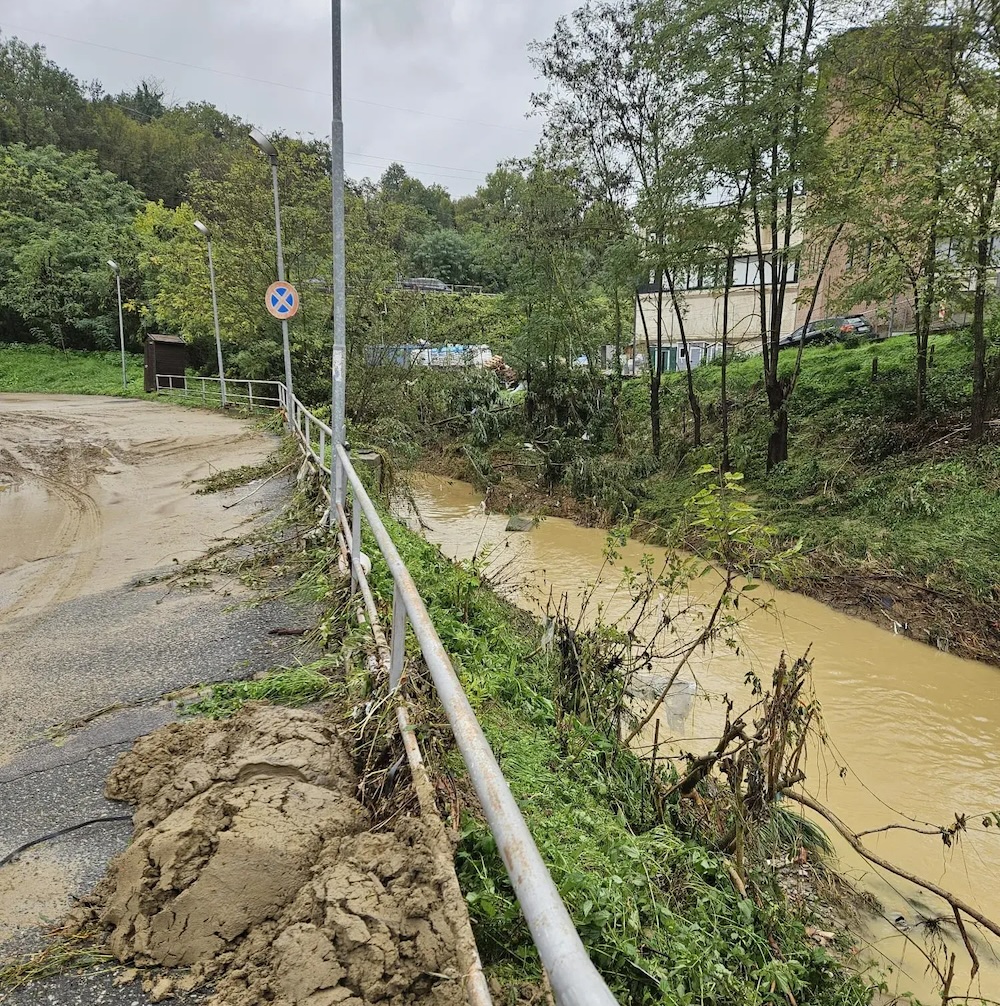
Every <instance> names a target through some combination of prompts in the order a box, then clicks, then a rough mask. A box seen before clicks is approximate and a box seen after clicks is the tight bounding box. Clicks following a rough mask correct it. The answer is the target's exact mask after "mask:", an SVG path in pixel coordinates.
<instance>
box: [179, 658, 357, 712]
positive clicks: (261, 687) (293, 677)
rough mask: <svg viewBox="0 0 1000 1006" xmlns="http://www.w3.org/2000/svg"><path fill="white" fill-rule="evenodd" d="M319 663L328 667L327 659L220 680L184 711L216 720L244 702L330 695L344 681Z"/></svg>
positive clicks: (292, 701) (297, 701)
mask: <svg viewBox="0 0 1000 1006" xmlns="http://www.w3.org/2000/svg"><path fill="white" fill-rule="evenodd" d="M321 667H322V668H324V669H326V668H328V667H329V661H321V662H320V663H319V664H309V665H307V666H305V667H293V668H290V669H288V670H280V671H271V672H270V673H268V674H265V675H264V676H263V677H261V678H254V679H253V680H252V681H224V682H219V683H218V684H214V685H212V686H211V691H210V693H209V694H208V695H207V696H205V697H204V698H201V699H199V700H198V701H197V702H191V703H189V704H188V705H186V706H185V707H184V712H185V713H187V714H190V715H196V716H207V717H209V718H210V719H213V720H219V719H225V718H227V717H229V716H232V715H234V714H235V713H237V712H239V710H240V709H241V708H242V706H243V705H244V704H245V703H247V702H273V703H275V704H276V705H282V706H304V705H308V704H309V703H310V702H319V701H321V700H322V699H327V698H332V697H333V696H334V695H337V694H339V693H340V692H341V691H342V690H343V685H341V684H340V683H338V682H335V681H332V680H331V679H330V678H328V677H327V676H326V675H325V674H324V673H322V670H321V669H320V668H321Z"/></svg>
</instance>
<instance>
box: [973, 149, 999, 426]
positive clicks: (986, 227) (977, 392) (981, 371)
mask: <svg viewBox="0 0 1000 1006" xmlns="http://www.w3.org/2000/svg"><path fill="white" fill-rule="evenodd" d="M998 187H1000V164H997V163H994V164H993V165H992V170H991V171H990V180H989V186H988V188H987V192H986V197H985V199H984V200H983V203H982V205H981V206H980V211H979V220H978V228H977V229H978V231H979V234H978V236H977V240H976V296H975V300H974V301H973V308H972V346H973V360H972V422H971V424H970V427H971V428H970V430H969V437H970V439H971V440H982V439H983V433H984V432H985V431H986V419H987V416H988V414H989V397H990V388H989V381H988V379H987V376H986V297H987V289H986V284H987V281H988V279H989V277H990V258H991V255H990V252H991V251H992V245H993V235H992V234H991V233H990V223H991V221H992V220H993V208H994V206H995V204H996V197H997V189H998Z"/></svg>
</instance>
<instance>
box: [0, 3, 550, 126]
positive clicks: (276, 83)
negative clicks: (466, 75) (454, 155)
mask: <svg viewBox="0 0 1000 1006" xmlns="http://www.w3.org/2000/svg"><path fill="white" fill-rule="evenodd" d="M7 27H8V28H13V29H14V30H15V31H26V32H31V33H33V34H36V35H45V36H47V37H48V38H58V39H61V40H62V41H64V42H75V43H76V44H77V45H89V46H93V47H94V48H95V49H105V50H107V51H108V52H118V53H122V54H123V55H125V56H138V57H139V58H140V59H150V60H155V61H156V62H158V63H169V64H170V65H171V66H182V67H185V68H186V69H188V70H201V71H202V72H203V73H214V74H218V75H219V76H221V77H234V78H235V79H237V80H249V81H252V82H253V83H255V84H266V85H268V86H269V87H282V88H285V89H286V90H289V91H299V92H300V93H302V94H317V95H319V96H320V97H324V98H329V97H330V96H331V93H330V92H329V91H316V90H313V89H312V88H310V87H300V86H299V85H297V84H286V83H284V82H283V81H280V80H265V79H264V78H263V77H251V76H249V75H248V74H245V73H235V72H234V71H232V70H217V69H215V68H214V67H211V66H201V65H200V64H198V63H185V62H184V61H183V60H179V59H167V58H166V57H165V56H154V55H152V53H148V52H136V51H135V50H133V49H121V48H119V47H118V46H114V45H106V44H104V43H103V42H91V41H89V40H88V39H85V38H73V37H72V36H70V35H59V34H57V33H56V32H54V31H42V30H41V29H40V28H29V27H25V26H20V25H16V24H10V23H9V22H8V24H7ZM344 100H345V101H353V102H355V103H356V104H359V105H371V106H373V107H375V108H388V109H391V110H392V111H394V112H406V113H407V114H408V115H425V116H427V117H429V118H432V119H444V120H446V121H448V122H462V123H465V124H467V125H473V126H485V127H486V128H487V129H507V130H510V131H511V132H514V133H526V134H528V135H530V136H535V135H537V134H536V132H535V131H534V130H531V129H525V128H523V127H522V126H508V125H505V124H503V123H500V122H483V121H481V120H479V119H464V118H460V117H459V116H455V115H443V114H441V113H440V112H426V111H424V110H423V109H419V108H404V107H403V106H402V105H389V104H386V103H385V102H382V101H371V100H370V99H368V98H350V97H347V96H346V95H345V96H344Z"/></svg>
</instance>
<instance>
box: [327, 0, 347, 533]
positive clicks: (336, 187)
mask: <svg viewBox="0 0 1000 1006" xmlns="http://www.w3.org/2000/svg"><path fill="white" fill-rule="evenodd" d="M331 21H332V36H333V37H332V53H333V126H332V129H331V131H330V155H331V157H330V164H331V169H330V170H331V177H332V180H333V367H332V384H333V394H332V402H331V409H330V428H331V431H332V433H333V448H332V449H333V458H332V463H331V465H330V499H331V506H330V526H331V527H334V526H335V525H336V518H335V516H334V513H335V511H336V502H337V501H340V502H341V503H343V502H344V496H345V488H346V487H345V481H346V480H345V478H344V473H343V471H342V470H341V466H340V461H339V460H338V458H337V445H338V444H343V443H344V442H345V439H346V438H345V423H344V403H345V400H346V384H347V336H346V333H347V325H346V318H347V265H346V255H345V249H344V92H343V60H342V46H341V17H340V0H332V9H331Z"/></svg>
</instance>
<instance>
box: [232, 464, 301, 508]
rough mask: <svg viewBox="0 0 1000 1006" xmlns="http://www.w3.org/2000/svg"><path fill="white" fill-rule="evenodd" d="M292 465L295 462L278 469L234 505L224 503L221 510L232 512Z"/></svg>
mask: <svg viewBox="0 0 1000 1006" xmlns="http://www.w3.org/2000/svg"><path fill="white" fill-rule="evenodd" d="M293 464H295V462H294V461H293V462H291V464H287V465H285V467H284V468H279V469H278V470H277V471H276V472H274V473H273V474H272V475H268V477H267V478H266V479H264V481H263V482H261V484H260V485H259V486H257V488H256V489H254V490H253V491H252V492H248V493H247V494H246V496H243V497H241V498H240V499H238V500H237V501H236V502H235V503H224V504H223V505H222V509H223V510H232V508H233V507H234V506H239V504H240V503H243V502H245V501H246V500H248V499H250V497H251V496H253V495H254V493H258V492H260V491H261V489H263V488H264V486H266V485H267V484H268V482H270V481H271V479H276V478H277V477H278V476H279V475H281V473H282V472H287V471H288V469H289V468H291V467H292V465H293Z"/></svg>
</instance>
